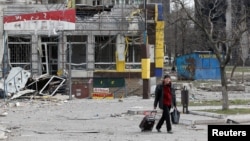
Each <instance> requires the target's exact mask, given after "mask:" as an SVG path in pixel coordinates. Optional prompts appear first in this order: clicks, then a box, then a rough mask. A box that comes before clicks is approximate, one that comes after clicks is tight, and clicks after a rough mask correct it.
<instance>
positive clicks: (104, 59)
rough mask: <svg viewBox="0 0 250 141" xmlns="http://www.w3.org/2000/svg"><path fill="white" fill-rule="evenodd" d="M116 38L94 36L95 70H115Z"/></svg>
mask: <svg viewBox="0 0 250 141" xmlns="http://www.w3.org/2000/svg"><path fill="white" fill-rule="evenodd" d="M115 43H116V36H95V68H100V69H112V70H114V69H115V51H116V49H115Z"/></svg>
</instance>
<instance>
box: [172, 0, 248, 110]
mask: <svg viewBox="0 0 250 141" xmlns="http://www.w3.org/2000/svg"><path fill="white" fill-rule="evenodd" d="M174 2H176V3H178V4H180V5H181V7H182V8H183V9H184V10H185V12H186V14H187V17H188V18H189V19H190V20H192V21H193V22H194V24H195V26H196V27H197V28H198V29H200V30H201V31H202V33H203V35H204V37H205V39H206V41H207V43H208V46H206V47H207V49H208V50H209V49H211V50H212V51H213V52H214V54H215V55H216V57H217V59H218V61H219V64H220V74H221V92H222V110H228V109H229V103H228V87H227V76H226V66H227V65H228V63H229V61H230V56H231V52H232V48H234V47H237V46H238V44H239V42H240V40H241V37H242V35H243V33H244V32H245V31H246V29H245V28H244V26H242V24H241V21H243V20H242V19H241V20H239V21H238V22H237V23H235V25H234V28H231V27H232V26H230V25H228V24H231V23H230V20H228V21H227V20H226V18H230V17H231V16H230V15H231V14H230V13H231V12H232V11H230V9H227V8H228V4H231V0H194V2H195V13H190V11H188V10H186V9H187V8H186V3H185V2H184V1H183V0H175V1H174Z"/></svg>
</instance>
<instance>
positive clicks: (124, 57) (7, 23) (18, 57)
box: [0, 0, 164, 98]
mask: <svg viewBox="0 0 250 141" xmlns="http://www.w3.org/2000/svg"><path fill="white" fill-rule="evenodd" d="M0 2H1V5H0V9H1V13H0V14H1V18H0V20H1V22H0V24H1V26H0V28H2V29H0V32H1V33H2V35H3V36H2V38H0V42H1V48H0V54H1V55H0V58H1V59H2V60H1V62H2V64H1V71H2V73H1V74H2V78H3V79H5V78H7V76H8V74H9V72H10V71H11V70H12V69H13V68H22V69H21V70H25V72H26V71H27V72H29V73H30V76H29V78H32V79H34V80H36V81H37V80H38V79H39V78H42V77H45V76H46V78H47V76H49V79H47V82H48V81H49V82H50V80H51V78H58V79H59V80H60V82H59V83H60V85H59V86H61V85H62V84H61V82H62V81H61V80H63V82H64V81H65V82H64V83H67V85H66V84H65V85H66V86H67V90H70V91H68V93H72V94H73V95H75V96H76V97H79V98H85V97H91V96H93V95H95V96H99V95H98V94H100V93H109V94H112V96H114V97H121V96H127V95H131V94H137V95H143V97H144V98H147V97H148V96H149V95H150V93H151V86H152V85H155V84H156V83H157V82H156V81H157V78H158V77H159V78H160V77H161V76H162V74H163V66H164V63H163V61H164V60H163V58H164V21H163V10H162V9H163V8H162V4H161V3H150V0H148V1H145V0H71V1H68V2H65V1H64V0H61V1H60V0H58V1H52V0H51V1H50V0H15V1H14V0H13V1H11V0H6V1H0ZM145 13H147V14H145ZM62 76H64V78H63V79H61V77H62ZM58 79H57V80H58ZM66 80H67V81H66ZM26 81H28V78H26V79H25V81H24V82H25V83H27V82H26ZM31 83H32V82H31ZM33 83H34V82H33ZM45 84H46V83H45ZM9 85H10V84H8V83H6V82H5V85H4V87H9ZM25 88H26V87H25ZM58 88H59V87H58ZM4 89H5V90H7V89H6V88H4ZM36 89H37V87H36ZM56 89H57V88H56ZM41 91H43V87H41V88H40V89H39V93H40V94H43V92H41Z"/></svg>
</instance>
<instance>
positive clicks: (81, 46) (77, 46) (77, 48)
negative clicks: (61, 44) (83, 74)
mask: <svg viewBox="0 0 250 141" xmlns="http://www.w3.org/2000/svg"><path fill="white" fill-rule="evenodd" d="M67 43H68V44H67V51H66V52H67V56H69V48H70V47H71V51H72V54H71V69H73V70H83V69H86V53H87V36H81V35H76V36H68V37H67ZM69 61H70V60H69V58H68V57H67V62H69Z"/></svg>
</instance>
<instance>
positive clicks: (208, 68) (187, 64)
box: [176, 51, 221, 80]
mask: <svg viewBox="0 0 250 141" xmlns="http://www.w3.org/2000/svg"><path fill="white" fill-rule="evenodd" d="M176 67H177V77H178V79H179V80H208V79H212V80H216V79H220V78H221V74H220V65H219V61H218V59H217V58H216V56H215V54H213V53H212V52H210V51H200V52H194V53H190V54H185V55H182V56H178V57H176Z"/></svg>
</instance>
